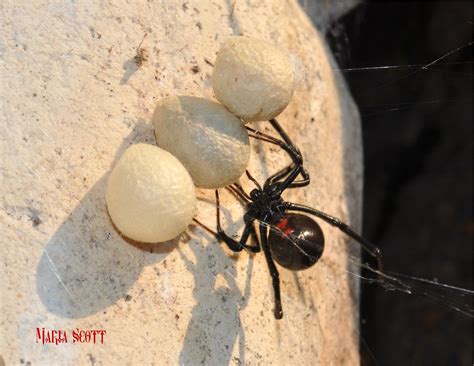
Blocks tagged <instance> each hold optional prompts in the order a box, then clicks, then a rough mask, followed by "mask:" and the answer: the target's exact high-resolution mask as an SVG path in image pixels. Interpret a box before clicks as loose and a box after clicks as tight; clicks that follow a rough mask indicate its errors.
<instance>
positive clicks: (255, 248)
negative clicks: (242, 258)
mask: <svg viewBox="0 0 474 366" xmlns="http://www.w3.org/2000/svg"><path fill="white" fill-rule="evenodd" d="M216 213H217V214H216V221H217V224H216V226H217V233H216V237H217V239H218V240H221V241H223V242H224V243H226V244H227V246H228V247H229V249H230V250H232V251H234V252H241V251H242V250H243V249H246V250H249V251H250V252H252V253H258V252H259V251H260V246H259V245H258V244H257V245H247V241H248V239H249V236H250V234H251V233H252V230H255V229H254V226H253V222H254V220H255V219H254V218H247V217H246V219H245V227H244V230H243V232H242V235H241V237H240V240H239V241H236V240H234V239H232V238H231V237H230V236H229V235H227V234H226V233H225V231H224V230H223V229H222V227H221V210H220V200H219V191H218V190H217V189H216Z"/></svg>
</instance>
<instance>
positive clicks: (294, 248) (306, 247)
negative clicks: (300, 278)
mask: <svg viewBox="0 0 474 366" xmlns="http://www.w3.org/2000/svg"><path fill="white" fill-rule="evenodd" d="M268 245H269V247H270V251H271V253H272V257H273V259H274V260H275V261H276V262H277V263H278V264H279V265H281V266H282V267H285V268H287V269H290V270H292V271H298V270H302V269H306V268H309V267H311V266H312V265H313V264H315V263H316V262H317V261H318V259H319V258H320V257H321V255H322V254H323V250H324V235H323V231H322V230H321V228H320V227H319V225H318V224H317V223H316V222H315V221H314V220H313V219H311V218H310V217H308V216H306V215H300V214H286V215H285V216H284V217H283V219H281V220H280V221H279V222H277V223H276V224H275V225H274V226H272V227H271V228H270V234H269V236H268Z"/></svg>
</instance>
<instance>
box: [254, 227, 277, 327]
mask: <svg viewBox="0 0 474 366" xmlns="http://www.w3.org/2000/svg"><path fill="white" fill-rule="evenodd" d="M259 228H260V244H261V245H262V249H263V253H265V259H266V260H267V265H268V270H269V271H270V276H272V284H273V292H274V293H275V309H274V310H273V311H274V314H275V318H276V319H281V318H283V309H282V307H281V295H280V275H279V274H278V270H277V268H276V266H275V262H274V261H273V258H272V254H271V252H270V248H269V247H268V231H267V225H266V224H265V223H264V222H261V223H260V225H259Z"/></svg>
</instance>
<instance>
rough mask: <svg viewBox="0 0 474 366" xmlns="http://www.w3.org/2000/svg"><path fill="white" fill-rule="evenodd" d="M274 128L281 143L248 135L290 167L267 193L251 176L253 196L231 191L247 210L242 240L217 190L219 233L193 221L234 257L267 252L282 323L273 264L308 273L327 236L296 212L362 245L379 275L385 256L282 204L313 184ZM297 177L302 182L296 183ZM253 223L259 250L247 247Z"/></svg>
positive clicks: (266, 187)
mask: <svg viewBox="0 0 474 366" xmlns="http://www.w3.org/2000/svg"><path fill="white" fill-rule="evenodd" d="M270 124H271V125H272V126H273V128H274V129H275V130H276V131H277V132H278V134H279V135H280V137H281V138H282V140H279V139H277V138H274V137H272V136H269V135H267V134H264V133H262V132H260V131H257V130H254V129H252V128H249V127H247V129H248V130H249V132H250V136H251V137H253V138H255V139H258V140H262V141H266V142H269V143H272V144H275V145H278V146H280V147H281V148H282V149H283V150H285V151H286V152H287V153H288V155H289V156H290V158H291V160H292V163H291V164H290V165H289V166H287V167H285V168H283V169H282V170H280V171H278V172H277V173H275V174H273V175H272V176H270V177H269V178H267V180H266V181H265V183H264V185H263V187H261V186H260V184H259V183H258V182H257V181H256V180H255V179H254V178H253V177H252V176H251V175H250V173H249V172H248V171H247V172H246V173H247V177H248V178H249V179H250V180H251V181H253V182H254V184H255V186H256V188H255V189H254V190H252V191H251V192H250V195H249V194H247V193H246V192H245V191H244V190H243V188H242V187H241V186H240V185H238V184H232V185H230V186H228V188H229V189H230V190H231V191H232V192H234V193H235V194H236V195H237V196H238V197H239V198H241V199H242V200H243V201H244V202H245V203H246V205H247V206H246V207H247V210H246V213H245V215H244V223H245V227H244V230H243V233H242V236H241V238H240V240H239V241H236V240H234V239H232V238H231V237H230V236H229V235H227V234H226V233H225V232H224V230H223V229H222V227H221V222H220V221H221V220H220V208H219V193H218V191H217V190H216V201H217V232H214V231H212V230H211V229H209V228H207V227H206V226H205V225H203V224H201V223H200V222H199V221H198V220H196V219H195V221H196V222H197V223H198V224H200V225H202V226H203V227H204V228H205V229H206V230H208V231H210V232H212V233H213V234H214V235H215V236H216V237H217V239H218V240H220V241H223V242H225V243H226V244H227V246H228V247H229V248H230V249H231V250H232V251H234V252H240V251H242V250H244V249H245V250H249V251H251V252H253V253H257V252H260V251H261V250H262V251H263V252H264V254H265V258H266V261H267V264H268V268H269V270H270V275H271V276H272V280H273V289H274V292H275V309H274V311H275V317H276V318H277V319H281V318H282V316H283V310H282V306H281V296H280V280H279V274H278V270H277V268H276V265H275V263H274V261H276V262H277V263H278V264H280V265H281V266H282V267H285V268H287V269H290V270H293V271H297V270H301V269H306V268H309V267H311V266H312V265H314V264H315V263H316V262H317V261H318V259H319V258H320V257H321V255H322V253H323V249H324V235H323V232H322V230H321V228H320V226H319V225H318V224H317V223H316V222H315V221H314V220H313V219H312V218H310V217H309V216H307V215H302V214H300V213H297V212H302V213H307V214H310V215H313V216H316V217H318V218H320V219H322V220H323V221H325V222H327V223H329V224H331V225H332V226H335V227H337V228H339V229H340V230H341V231H343V232H344V233H346V234H347V235H349V236H350V237H352V238H353V239H355V240H357V241H358V242H359V243H360V244H361V245H362V248H364V249H365V250H367V251H368V252H369V253H370V254H371V255H372V256H374V257H376V258H377V260H378V265H379V269H381V253H380V251H379V249H378V248H377V247H375V246H373V245H372V244H371V243H369V242H368V241H367V240H365V239H364V238H362V237H361V236H359V235H358V234H356V233H355V232H354V231H353V230H352V229H351V228H349V226H347V225H346V224H344V223H342V222H341V221H339V219H337V218H335V217H332V216H330V215H328V214H326V213H324V212H321V211H318V210H316V209H314V208H311V207H308V206H304V205H299V204H296V203H291V202H286V201H284V200H283V199H282V198H281V195H282V193H283V192H284V191H285V190H286V189H289V188H297V187H303V186H306V185H308V184H309V183H310V178H309V174H308V172H307V171H306V169H305V168H304V167H303V158H302V155H301V153H300V151H299V149H298V148H297V147H296V146H295V145H294V144H293V143H292V142H291V140H290V138H289V137H288V135H287V134H286V132H285V131H284V130H283V129H282V127H281V126H280V124H279V123H278V122H277V121H276V120H275V119H272V120H270ZM299 176H301V178H299V179H297V178H298V177H299ZM255 223H257V224H258V228H259V234H260V237H259V240H257V244H256V245H248V244H247V241H248V239H249V237H250V235H251V234H252V235H253V236H255V237H257V236H256V235H255V234H256V232H255V226H254V225H255ZM257 239H258V238H257Z"/></svg>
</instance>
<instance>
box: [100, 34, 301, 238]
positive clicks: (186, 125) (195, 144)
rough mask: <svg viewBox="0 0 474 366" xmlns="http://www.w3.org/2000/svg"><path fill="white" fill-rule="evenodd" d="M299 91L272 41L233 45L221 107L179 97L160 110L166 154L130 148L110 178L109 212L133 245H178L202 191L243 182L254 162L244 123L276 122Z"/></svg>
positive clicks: (225, 58) (222, 59) (159, 135)
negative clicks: (175, 242)
mask: <svg viewBox="0 0 474 366" xmlns="http://www.w3.org/2000/svg"><path fill="white" fill-rule="evenodd" d="M294 85H295V72H294V67H293V64H292V63H291V61H290V58H289V56H288V55H287V54H285V53H284V52H282V51H281V50H280V49H278V48H277V47H275V46H273V45H272V44H269V43H267V42H265V41H261V40H257V39H252V38H247V37H229V38H228V39H227V40H226V41H225V42H224V44H223V45H222V47H221V49H220V50H219V52H218V55H217V58H216V61H215V64H214V70H213V74H212V86H213V89H214V93H215V95H216V98H217V99H218V100H219V101H220V102H221V103H222V104H219V103H215V102H212V101H209V100H207V99H204V98H197V97H189V96H175V97H168V98H165V99H162V100H161V101H159V102H158V104H157V106H156V108H155V111H154V113H153V117H152V122H153V126H154V129H155V135H156V140H157V143H158V146H159V147H156V146H153V145H148V144H135V145H132V146H131V147H129V148H128V149H127V150H126V151H125V153H124V154H123V156H122V157H121V158H120V160H119V161H118V162H117V164H116V166H115V167H114V169H113V170H112V172H111V174H110V178H109V181H108V185H107V192H106V201H107V208H108V211H109V214H110V217H111V218H112V221H113V222H114V224H115V226H116V227H117V228H118V229H119V230H120V231H121V232H122V233H123V234H124V235H125V236H127V237H129V238H131V239H134V240H137V241H141V242H146V243H155V242H163V241H167V240H170V239H173V238H175V237H176V236H177V235H179V234H180V233H181V232H183V231H184V230H185V229H186V228H187V226H188V225H189V224H190V223H191V221H192V219H193V216H194V214H195V209H196V194H195V186H197V187H201V188H221V187H225V186H227V185H229V184H231V183H234V182H236V181H237V180H238V179H239V177H240V176H241V175H242V174H243V173H244V171H245V169H246V167H247V164H248V161H249V156H250V145H249V136H248V132H247V130H246V128H245V123H247V122H250V121H263V120H269V119H271V118H274V117H275V116H277V115H278V114H280V113H281V112H282V111H283V109H285V107H286V106H287V105H288V103H289V102H290V99H291V97H292V94H293V90H294Z"/></svg>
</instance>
